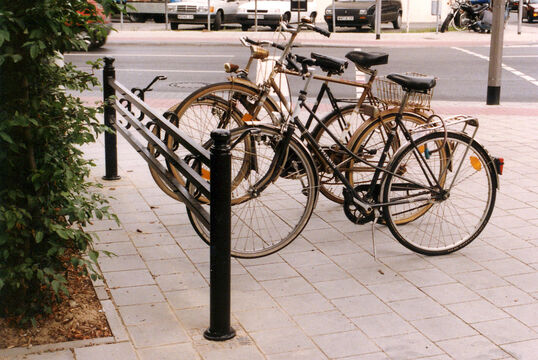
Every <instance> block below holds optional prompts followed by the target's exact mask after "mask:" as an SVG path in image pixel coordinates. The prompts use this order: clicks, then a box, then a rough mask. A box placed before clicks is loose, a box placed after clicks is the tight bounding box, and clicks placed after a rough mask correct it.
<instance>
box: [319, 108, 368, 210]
mask: <svg viewBox="0 0 538 360" xmlns="http://www.w3.org/2000/svg"><path fill="white" fill-rule="evenodd" d="M369 119H370V117H369V116H368V115H366V114H364V113H362V112H361V111H360V109H359V108H357V105H356V104H354V105H347V106H345V107H344V108H342V109H340V114H339V113H338V111H336V110H335V111H333V112H332V113H330V114H329V115H327V116H326V117H325V118H324V119H323V120H322V122H323V124H324V125H325V126H326V127H327V128H328V129H329V131H330V132H331V133H332V134H333V135H335V136H336V137H337V138H338V140H340V142H341V143H342V144H344V145H347V143H348V142H349V141H350V140H351V139H352V137H353V134H354V133H355V131H356V130H357V129H358V128H359V127H360V126H361V125H362V124H363V123H364V122H365V121H368V120H369ZM312 136H313V137H314V139H316V141H317V143H318V144H319V145H320V146H321V147H322V148H323V150H324V151H325V152H327V154H328V155H329V157H330V158H331V160H332V161H333V162H334V163H335V164H336V165H337V166H338V168H339V170H340V171H341V172H342V173H345V172H346V169H347V168H348V166H349V157H348V155H347V154H346V153H345V152H344V151H342V150H341V149H340V148H339V147H338V146H337V145H336V142H335V141H334V139H333V138H332V137H331V136H330V135H329V134H328V132H327V131H326V130H325V128H324V127H323V126H321V125H319V124H318V125H317V126H316V128H315V129H314V131H313V132H312ZM317 160H318V161H319V162H320V164H319V165H318V171H319V178H320V188H319V190H320V192H321V193H322V194H323V195H324V196H325V197H326V198H327V199H329V200H331V201H334V202H336V203H339V204H343V203H344V196H343V195H342V186H343V185H342V182H341V181H340V180H339V179H338V178H337V177H336V176H335V175H334V172H333V171H332V169H331V168H329V167H328V166H327V167H325V166H324V165H323V162H322V161H321V160H319V159H317Z"/></svg>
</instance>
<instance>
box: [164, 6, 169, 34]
mask: <svg viewBox="0 0 538 360" xmlns="http://www.w3.org/2000/svg"><path fill="white" fill-rule="evenodd" d="M164 30H168V0H164Z"/></svg>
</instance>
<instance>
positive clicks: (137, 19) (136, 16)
mask: <svg viewBox="0 0 538 360" xmlns="http://www.w3.org/2000/svg"><path fill="white" fill-rule="evenodd" d="M129 19H130V20H131V22H140V23H143V22H146V20H147V19H148V18H147V17H146V16H145V15H140V14H133V13H130V14H129Z"/></svg>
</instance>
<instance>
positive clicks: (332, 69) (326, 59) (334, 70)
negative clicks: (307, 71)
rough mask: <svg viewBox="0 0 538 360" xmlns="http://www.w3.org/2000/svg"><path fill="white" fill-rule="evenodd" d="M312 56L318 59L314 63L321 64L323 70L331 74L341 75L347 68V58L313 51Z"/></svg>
mask: <svg viewBox="0 0 538 360" xmlns="http://www.w3.org/2000/svg"><path fill="white" fill-rule="evenodd" d="M310 56H311V57H312V59H314V60H315V61H316V63H315V64H314V65H316V66H319V67H320V68H321V70H323V71H325V72H328V73H329V74H337V75H341V74H343V73H344V71H345V70H346V69H347V64H348V63H347V61H346V60H343V59H338V58H335V57H331V56H326V55H321V54H316V53H312V54H310Z"/></svg>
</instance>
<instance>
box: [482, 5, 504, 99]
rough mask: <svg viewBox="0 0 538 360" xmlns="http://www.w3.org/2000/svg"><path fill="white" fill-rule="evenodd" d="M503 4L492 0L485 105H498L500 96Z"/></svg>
mask: <svg viewBox="0 0 538 360" xmlns="http://www.w3.org/2000/svg"><path fill="white" fill-rule="evenodd" d="M504 4H505V0H494V1H493V24H492V25H491V43H490V48H489V72H488V92H487V99H486V104H487V105H499V103H500V98H501V72H502V57H503V38H504Z"/></svg>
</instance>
